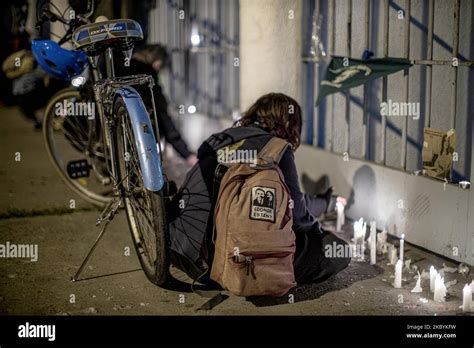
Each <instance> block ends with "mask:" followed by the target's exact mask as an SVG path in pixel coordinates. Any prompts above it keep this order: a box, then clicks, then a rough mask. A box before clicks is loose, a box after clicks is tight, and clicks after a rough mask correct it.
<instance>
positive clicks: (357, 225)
mask: <svg viewBox="0 0 474 348" xmlns="http://www.w3.org/2000/svg"><path fill="white" fill-rule="evenodd" d="M363 223H364V219H362V218H360V219H359V220H357V221H356V222H354V243H357V240H358V239H359V238H360V235H361V233H362V225H363Z"/></svg>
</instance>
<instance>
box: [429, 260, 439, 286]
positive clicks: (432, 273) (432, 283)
mask: <svg viewBox="0 0 474 348" xmlns="http://www.w3.org/2000/svg"><path fill="white" fill-rule="evenodd" d="M437 275H438V272H437V271H436V268H434V267H433V266H431V267H430V291H431V292H434V289H435V279H436V276H437Z"/></svg>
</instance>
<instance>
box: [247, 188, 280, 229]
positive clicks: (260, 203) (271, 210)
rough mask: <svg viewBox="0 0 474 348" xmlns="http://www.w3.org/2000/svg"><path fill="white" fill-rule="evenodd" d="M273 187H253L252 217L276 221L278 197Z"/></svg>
mask: <svg viewBox="0 0 474 348" xmlns="http://www.w3.org/2000/svg"><path fill="white" fill-rule="evenodd" d="M275 196H276V195H275V189H274V188H272V187H263V186H254V187H252V197H251V202H250V219H252V220H263V221H271V222H275V207H276V202H275V201H276V197H275Z"/></svg>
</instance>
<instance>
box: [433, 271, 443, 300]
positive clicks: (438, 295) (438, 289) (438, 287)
mask: <svg viewBox="0 0 474 348" xmlns="http://www.w3.org/2000/svg"><path fill="white" fill-rule="evenodd" d="M445 296H446V286H445V285H444V278H443V277H441V274H437V275H436V278H435V289H434V296H433V300H434V301H436V302H444V297H445Z"/></svg>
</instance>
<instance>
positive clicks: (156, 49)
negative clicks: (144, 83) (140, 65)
mask: <svg viewBox="0 0 474 348" xmlns="http://www.w3.org/2000/svg"><path fill="white" fill-rule="evenodd" d="M134 56H135V57H139V59H140V60H141V61H143V62H144V63H146V64H148V65H151V64H153V62H154V61H155V60H161V66H162V68H165V67H171V58H170V55H169V54H168V51H167V50H166V47H164V46H162V45H160V44H153V45H145V46H142V47H140V48H139V49H138V50H137V51H136V52H135V54H134Z"/></svg>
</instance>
